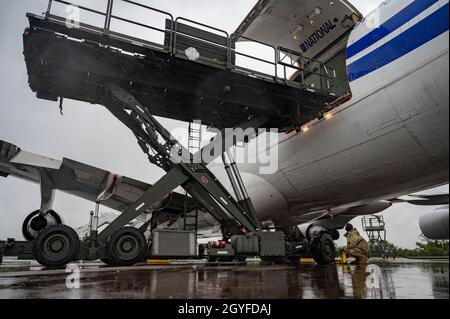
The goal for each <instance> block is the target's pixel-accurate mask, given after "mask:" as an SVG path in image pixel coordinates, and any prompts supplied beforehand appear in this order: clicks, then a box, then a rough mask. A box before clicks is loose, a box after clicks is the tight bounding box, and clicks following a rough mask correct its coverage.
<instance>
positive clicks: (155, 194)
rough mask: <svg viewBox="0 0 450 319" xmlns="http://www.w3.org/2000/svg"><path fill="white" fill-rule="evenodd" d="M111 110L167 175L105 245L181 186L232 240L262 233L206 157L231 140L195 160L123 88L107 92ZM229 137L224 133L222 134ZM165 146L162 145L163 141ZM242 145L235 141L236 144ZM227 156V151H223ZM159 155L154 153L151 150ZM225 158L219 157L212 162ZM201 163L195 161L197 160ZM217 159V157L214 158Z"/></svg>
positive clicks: (108, 232) (109, 87)
mask: <svg viewBox="0 0 450 319" xmlns="http://www.w3.org/2000/svg"><path fill="white" fill-rule="evenodd" d="M105 93H106V94H105V101H104V105H105V107H106V108H107V109H108V110H109V111H110V112H111V113H112V114H113V115H114V116H115V117H117V118H118V119H119V120H120V121H121V122H122V123H124V124H125V125H126V126H127V127H128V128H130V130H131V131H132V132H133V133H134V135H135V136H136V138H137V139H138V143H139V145H140V146H141V148H142V150H143V151H144V152H145V153H146V154H147V155H148V157H149V160H150V162H151V163H153V164H155V165H157V166H159V167H160V168H162V169H164V170H165V171H166V172H167V175H165V176H164V177H163V178H162V179H161V180H160V181H159V182H157V183H156V184H155V185H154V186H153V187H151V188H150V189H149V190H148V191H147V192H146V193H144V195H143V196H142V197H141V198H140V199H139V200H138V201H136V203H134V204H132V205H131V206H130V207H128V208H127V209H126V210H125V211H124V212H123V213H122V214H121V215H120V216H119V217H118V218H117V219H116V220H115V221H114V222H113V223H111V224H110V225H109V226H108V227H107V228H105V229H104V230H103V231H102V232H101V233H100V234H99V237H98V239H99V242H106V241H107V240H108V238H109V236H110V235H111V234H112V233H113V232H114V231H116V230H118V229H119V228H120V227H123V226H124V225H126V224H127V223H129V222H130V221H132V220H133V219H134V218H136V216H138V215H140V214H142V213H143V212H144V211H145V210H146V209H148V207H150V206H151V205H152V204H153V203H155V202H156V201H158V200H160V199H161V198H162V197H163V196H164V195H165V194H167V193H169V192H171V191H173V189H175V188H176V187H178V186H182V187H183V188H185V190H186V191H187V192H188V193H189V194H190V195H191V196H192V197H193V198H195V199H196V200H197V201H198V202H199V203H200V204H201V205H202V206H203V208H204V209H206V210H207V211H208V212H209V213H211V215H212V216H213V217H215V218H216V219H217V221H218V222H219V223H220V224H221V225H222V226H223V228H224V229H225V230H226V232H227V233H229V234H230V235H239V234H244V233H246V232H252V233H254V232H257V231H259V230H261V224H260V223H259V221H258V220H257V219H255V218H254V216H253V212H248V211H247V209H246V208H243V207H242V206H241V205H240V204H239V203H238V202H236V201H235V200H234V198H233V197H232V196H231V194H230V193H229V192H228V191H227V190H226V189H225V187H224V186H223V185H222V184H221V183H220V182H219V181H218V179H217V178H216V177H215V176H214V175H213V174H212V173H211V172H210V171H209V170H208V168H207V167H206V165H207V163H205V162H204V161H203V159H202V158H201V156H200V155H201V153H200V152H204V151H207V152H210V153H209V154H211V151H213V150H214V149H216V148H215V146H217V143H222V145H226V144H227V142H228V143H229V142H230V141H226V140H225V139H226V138H225V137H222V140H218V139H215V140H213V141H212V142H211V143H210V145H207V146H206V147H205V148H204V149H203V150H201V151H199V153H197V154H195V155H193V154H191V153H190V152H189V151H188V150H187V149H186V148H184V147H183V146H182V145H181V144H180V143H179V142H178V141H176V140H175V139H174V138H173V137H172V136H171V134H170V133H169V132H168V131H167V130H166V129H165V128H164V127H163V126H162V125H161V124H160V123H159V122H158V121H157V120H156V119H155V118H154V117H153V116H152V115H151V113H150V111H149V110H148V108H147V107H145V106H143V105H142V104H141V103H140V102H139V101H138V100H137V99H136V98H134V97H133V96H132V95H131V94H129V93H128V92H127V91H126V90H124V89H122V88H121V87H119V86H118V85H115V84H108V85H107V86H106V87H105ZM264 121H265V119H262V118H261V119H256V120H253V121H249V122H248V123H246V124H244V125H243V126H242V128H243V129H246V128H249V127H253V128H255V129H258V128H259V127H260V126H262V125H263V124H264ZM222 136H223V134H222ZM161 140H162V141H163V143H161V142H160V141H161ZM238 142H241V141H240V140H239V137H238V138H234V141H232V143H238ZM220 149H221V150H222V153H223V152H224V151H225V150H224V149H223V148H220ZM151 150H152V151H153V152H154V154H151V153H150V151H151ZM220 155H221V154H214V155H213V156H212V158H214V156H215V157H218V156H220ZM194 159H195V161H194ZM210 159H211V157H210Z"/></svg>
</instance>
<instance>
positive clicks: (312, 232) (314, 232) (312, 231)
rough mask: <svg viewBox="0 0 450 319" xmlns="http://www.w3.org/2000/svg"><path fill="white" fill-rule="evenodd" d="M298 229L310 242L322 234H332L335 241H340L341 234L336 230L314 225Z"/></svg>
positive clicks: (303, 225)
mask: <svg viewBox="0 0 450 319" xmlns="http://www.w3.org/2000/svg"><path fill="white" fill-rule="evenodd" d="M298 228H299V229H300V231H301V233H302V235H303V236H304V237H305V238H306V239H308V240H311V239H312V238H314V237H319V236H320V235H321V234H322V233H328V234H330V236H331V237H332V238H333V240H338V239H339V232H338V231H337V230H335V229H328V228H325V227H322V226H317V225H314V224H301V225H299V226H298Z"/></svg>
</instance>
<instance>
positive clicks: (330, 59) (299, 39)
mask: <svg viewBox="0 0 450 319" xmlns="http://www.w3.org/2000/svg"><path fill="white" fill-rule="evenodd" d="M361 19H362V15H361V13H360V12H359V11H358V10H357V9H356V8H355V7H354V6H353V5H352V4H351V3H349V2H348V1H345V0H305V1H291V0H288V1H280V0H259V1H258V2H257V4H256V5H255V7H254V8H253V10H252V11H251V12H250V13H249V14H248V15H247V17H246V18H245V19H244V21H243V22H242V23H241V25H240V26H239V27H238V28H237V30H236V33H237V34H242V35H244V36H246V37H250V38H253V39H256V40H258V41H263V42H265V43H269V44H271V45H273V46H276V47H281V48H286V49H288V50H291V51H292V52H296V51H298V52H299V55H295V54H292V55H291V57H292V58H293V60H294V61H295V62H296V63H295V72H294V73H292V75H291V78H290V79H291V80H295V81H297V82H299V83H303V84H304V85H305V86H307V87H321V86H322V87H323V86H324V85H326V86H327V87H328V86H329V90H330V92H333V94H335V95H336V97H337V101H339V100H342V99H345V98H346V97H347V98H348V97H349V96H350V95H351V92H350V86H349V80H348V77H347V66H346V47H347V42H348V39H349V36H350V33H351V31H352V29H353V27H354V26H355V24H356V23H358V22H359V21H360V20H361ZM281 53H287V52H283V50H282V51H281ZM322 68H325V69H322ZM327 72H334V73H333V77H332V78H331V79H330V80H329V81H328V83H323V81H324V80H327V79H326V78H325V77H323V76H321V75H322V74H327Z"/></svg>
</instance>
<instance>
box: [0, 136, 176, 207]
mask: <svg viewBox="0 0 450 319" xmlns="http://www.w3.org/2000/svg"><path fill="white" fill-rule="evenodd" d="M0 176H3V177H7V176H14V177H17V178H21V179H24V180H27V181H29V182H34V183H41V181H42V179H43V176H45V179H46V184H49V185H47V186H49V187H50V188H51V189H56V190H61V191H64V192H65V193H68V194H71V195H74V196H77V197H80V198H83V199H86V200H89V201H92V202H95V201H96V200H97V198H98V197H99V196H103V197H104V198H106V199H104V200H102V202H101V203H102V205H104V206H106V207H109V208H111V209H114V210H117V211H123V210H125V209H126V208H127V207H128V206H129V205H130V204H131V203H133V202H135V201H136V200H137V199H138V198H139V197H140V196H141V195H142V194H143V193H144V192H145V191H146V190H147V189H148V188H149V187H151V185H150V184H147V183H144V182H141V181H138V180H135V179H132V178H129V177H126V176H120V175H117V174H114V173H111V172H109V171H106V170H103V169H100V168H97V167H93V166H90V165H87V164H84V163H80V162H77V161H74V160H70V159H66V158H64V159H62V160H61V161H60V160H55V159H51V158H48V157H45V156H41V155H38V154H33V153H29V152H26V151H23V150H21V149H20V148H18V147H17V146H15V145H13V144H10V143H7V142H4V141H1V140H0ZM41 186H42V185H41ZM41 189H42V187H41ZM169 195H170V196H169ZM160 205H163V206H166V205H167V207H165V210H167V211H169V212H170V211H171V210H173V211H179V210H182V207H183V205H184V196H183V195H182V194H179V193H173V194H168V196H166V198H165V199H164V200H163V202H162V203H160Z"/></svg>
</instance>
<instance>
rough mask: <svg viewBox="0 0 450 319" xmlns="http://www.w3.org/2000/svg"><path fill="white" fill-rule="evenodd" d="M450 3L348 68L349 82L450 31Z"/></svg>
mask: <svg viewBox="0 0 450 319" xmlns="http://www.w3.org/2000/svg"><path fill="white" fill-rule="evenodd" d="M448 9H449V5H448V3H447V4H446V5H445V6H443V7H442V8H440V9H439V10H437V11H436V12H434V13H432V14H431V15H429V16H428V17H427V18H425V19H424V20H422V21H420V22H419V23H417V24H415V25H414V26H412V27H411V28H409V29H408V30H406V31H405V32H403V33H401V34H400V35H398V36H397V37H395V38H394V39H392V40H391V41H389V42H387V43H385V44H384V45H382V46H381V47H379V48H378V49H376V50H374V51H372V52H371V53H369V54H367V55H366V56H364V57H362V58H361V59H359V60H357V61H355V62H353V63H352V64H350V65H349V66H348V78H349V81H350V82H351V81H354V80H357V79H359V78H361V77H363V76H365V75H367V74H369V73H371V72H373V71H375V70H377V69H379V68H381V67H383V66H385V65H387V64H389V63H391V62H393V61H395V60H397V59H399V58H401V57H402V56H404V55H406V54H408V53H410V52H412V51H414V50H415V49H417V48H418V47H420V46H422V45H424V44H425V43H427V42H429V41H431V40H433V39H434V38H436V37H438V36H439V35H441V34H442V33H444V32H446V31H448V19H449V12H448Z"/></svg>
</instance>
